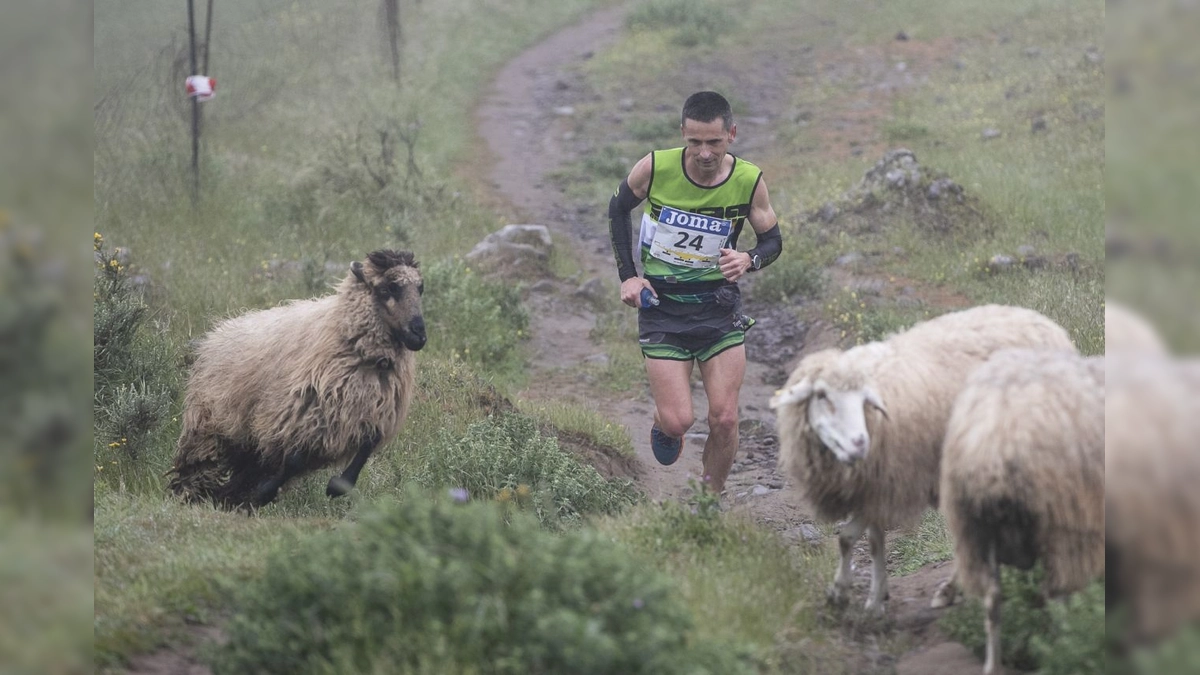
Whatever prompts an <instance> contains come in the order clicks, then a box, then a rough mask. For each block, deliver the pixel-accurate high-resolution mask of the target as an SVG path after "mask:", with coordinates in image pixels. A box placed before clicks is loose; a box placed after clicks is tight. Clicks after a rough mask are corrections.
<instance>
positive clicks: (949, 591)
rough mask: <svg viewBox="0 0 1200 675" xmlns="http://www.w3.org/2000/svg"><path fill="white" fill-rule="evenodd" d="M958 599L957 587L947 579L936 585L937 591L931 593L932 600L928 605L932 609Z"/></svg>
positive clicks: (945, 605) (939, 607)
mask: <svg viewBox="0 0 1200 675" xmlns="http://www.w3.org/2000/svg"><path fill="white" fill-rule="evenodd" d="M957 600H958V589H957V588H955V586H954V584H953V583H951V582H949V581H947V582H946V583H944V584H942V585H941V586H939V587H938V589H937V592H936V593H934V594H933V600H930V601H929V606H930V607H931V608H933V609H941V608H943V607H949V606H950V605H953V604H954V603H955V601H957Z"/></svg>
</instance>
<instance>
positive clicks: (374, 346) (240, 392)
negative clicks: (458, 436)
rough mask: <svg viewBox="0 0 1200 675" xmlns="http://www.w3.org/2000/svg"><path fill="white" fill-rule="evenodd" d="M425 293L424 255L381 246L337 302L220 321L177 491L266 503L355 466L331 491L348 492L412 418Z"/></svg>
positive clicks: (182, 444)
mask: <svg viewBox="0 0 1200 675" xmlns="http://www.w3.org/2000/svg"><path fill="white" fill-rule="evenodd" d="M423 290H424V289H423V286H422V282H421V274H420V272H419V271H418V269H417V263H416V261H415V260H414V259H413V255H412V253H409V252H408V251H401V252H396V251H388V250H381V251H375V252H374V253H371V254H370V255H368V256H367V260H366V264H364V263H362V262H358V261H356V262H354V263H352V264H351V265H350V273H349V274H347V275H346V278H345V279H343V280H342V282H341V284H340V285H339V286H338V289H337V293H336V294H334V295H330V296H326V297H324V298H319V299H315V300H302V301H295V302H291V303H288V304H286V305H282V306H280V307H276V308H274V309H268V310H264V311H259V312H251V313H249V314H244V315H242V316H239V317H236V318H233V319H228V320H226V321H224V322H222V323H220V324H218V325H217V326H216V327H215V328H213V330H212V331H210V332H209V333H208V334H207V335H206V336H205V337H204V338H203V340H202V341H201V343H200V345H199V348H198V353H197V358H196V361H195V364H194V366H193V367H192V373H191V378H190V379H189V381H188V386H187V397H186V399H185V401H184V412H183V431H182V433H181V434H180V437H179V446H178V448H177V450H176V454H175V462H174V466H173V467H172V468H171V471H170V472H169V473H170V474H172V478H171V481H170V484H169V487H170V489H171V490H173V491H174V492H175V493H176V494H178V495H181V496H183V497H184V498H185V499H187V500H188V501H203V500H208V499H211V500H212V501H213V502H214V503H216V504H218V505H221V506H224V507H227V508H230V507H258V506H262V505H264V504H268V503H270V502H271V501H272V500H273V499H275V496H276V494H277V493H278V491H279V488H280V487H281V486H282V485H283V484H284V483H286V482H287V481H288V480H290V479H291V478H293V477H295V476H297V475H300V474H301V473H306V472H309V471H315V470H317V469H321V468H324V467H326V466H330V465H333V464H345V463H346V462H349V464H348V465H347V466H346V469H345V471H343V472H342V474H341V475H340V476H335V477H333V478H332V479H331V480H330V481H329V485H328V487H327V488H326V494H328V495H329V496H330V497H338V496H341V495H343V494H345V493H346V492H348V491H349V490H350V489H351V488H352V487H354V485H355V483H356V482H357V480H358V474H359V472H360V471H361V470H362V468H363V465H364V464H365V463H366V461H367V458H369V457H370V456H371V452H372V451H374V450H375V449H376V448H378V447H379V446H381V445H383V444H385V443H387V442H389V441H391V440H392V438H394V437H395V435H396V433H397V432H398V431H399V430H400V426H401V424H403V423H404V418H405V415H407V413H408V406H409V402H410V401H411V400H412V395H413V378H414V369H415V357H414V354H413V352H416V351H418V350H420V349H421V348H422V347H424V346H425V320H424V319H423V318H422V316H421V293H422V291H423Z"/></svg>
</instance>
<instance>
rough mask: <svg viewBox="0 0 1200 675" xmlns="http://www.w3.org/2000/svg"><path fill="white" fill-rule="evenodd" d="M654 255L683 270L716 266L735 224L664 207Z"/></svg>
mask: <svg viewBox="0 0 1200 675" xmlns="http://www.w3.org/2000/svg"><path fill="white" fill-rule="evenodd" d="M656 225H657V226H656V227H655V228H654V239H653V240H652V241H651V242H650V255H652V256H654V257H655V258H658V259H659V260H662V261H663V262H667V263H670V264H672V265H679V266H681V267H691V268H697V269H698V268H708V267H716V266H717V261H718V260H719V259H720V256H721V249H722V248H724V247H725V242H726V241H728V239H729V233H730V232H731V231H732V229H733V223H732V221H729V220H725V219H724V218H713V217H712V216H702V215H699V214H696V213H688V212H687V211H680V210H678V209H673V208H671V207H669V206H664V207H662V212H661V213H659V215H658V223H657V224H656Z"/></svg>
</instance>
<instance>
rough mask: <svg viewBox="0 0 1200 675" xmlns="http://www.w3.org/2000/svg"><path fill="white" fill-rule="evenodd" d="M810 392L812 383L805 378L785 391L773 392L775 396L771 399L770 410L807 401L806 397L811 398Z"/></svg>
mask: <svg viewBox="0 0 1200 675" xmlns="http://www.w3.org/2000/svg"><path fill="white" fill-rule="evenodd" d="M812 391H813V388H812V381H810V380H809V379H808V378H807V377H806V378H804V379H803V380H800V381H799V382H797V383H796V384H793V385H792V386H790V387H788V388H787V389H780V390H779V391H777V392H775V395H774V396H772V397H771V403H770V406H771V407H772V408H779V407H782V406H785V405H790V404H792V403H801V402H803V401H807V400H808V397H809V396H812Z"/></svg>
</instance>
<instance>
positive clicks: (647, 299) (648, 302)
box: [641, 288, 658, 307]
mask: <svg viewBox="0 0 1200 675" xmlns="http://www.w3.org/2000/svg"><path fill="white" fill-rule="evenodd" d="M641 300H642V307H657V306H658V298H656V297H654V292H653V291H651V290H650V289H649V288H643V289H642V297H641Z"/></svg>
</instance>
